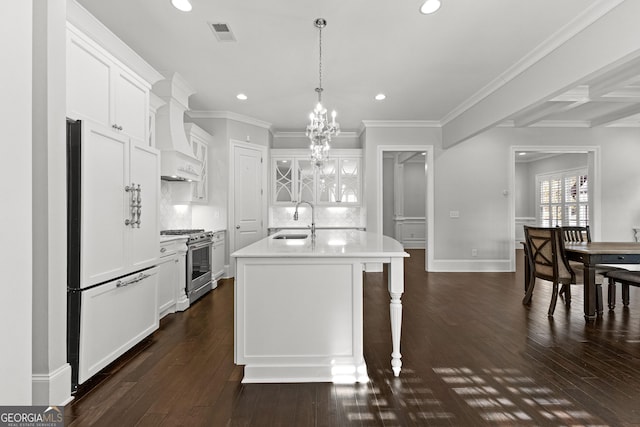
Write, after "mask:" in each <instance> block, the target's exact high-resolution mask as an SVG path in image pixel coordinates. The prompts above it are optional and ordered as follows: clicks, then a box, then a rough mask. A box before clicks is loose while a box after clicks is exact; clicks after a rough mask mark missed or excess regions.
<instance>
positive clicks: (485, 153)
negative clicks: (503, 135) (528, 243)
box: [433, 132, 515, 268]
mask: <svg viewBox="0 0 640 427" xmlns="http://www.w3.org/2000/svg"><path fill="white" fill-rule="evenodd" d="M505 142H508V141H503V140H502V139H499V138H496V137H494V136H493V135H492V134H491V133H490V132H487V133H485V134H482V135H480V136H477V137H476V138H474V139H472V140H469V141H466V142H463V143H461V144H458V145H456V146H453V147H451V148H449V149H447V150H445V151H443V152H441V153H439V154H438V155H437V156H436V159H435V185H436V188H435V219H434V221H435V231H434V233H435V236H433V239H434V245H435V247H434V252H435V253H434V258H435V259H439V260H465V259H471V250H472V249H477V257H475V258H476V259H477V260H496V259H497V260H501V259H502V260H505V259H508V258H509V255H510V254H509V248H510V237H509V230H510V228H509V217H508V212H509V198H508V197H505V195H504V194H503V192H504V190H506V189H508V185H509V179H508V178H509V173H508V171H509V168H508V165H509V162H510V161H511V160H510V159H509V146H508V145H507V144H505ZM510 142H511V143H515V141H513V140H511V141H510ZM452 211H455V212H458V214H459V217H458V218H452V217H451V216H450V213H451V212H452ZM476 268H478V267H476Z"/></svg>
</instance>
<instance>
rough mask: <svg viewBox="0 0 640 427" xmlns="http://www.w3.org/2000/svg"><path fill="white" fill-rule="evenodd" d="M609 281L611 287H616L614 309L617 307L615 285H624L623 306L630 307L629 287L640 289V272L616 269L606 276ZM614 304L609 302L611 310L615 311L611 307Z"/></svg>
mask: <svg viewBox="0 0 640 427" xmlns="http://www.w3.org/2000/svg"><path fill="white" fill-rule="evenodd" d="M606 276H607V278H608V279H609V286H611V285H612V283H613V286H614V288H613V289H614V301H613V307H615V283H620V284H621V285H622V304H624V306H625V307H628V306H629V286H638V287H640V271H629V270H622V269H615V270H612V271H610V272H608V273H607V274H606ZM611 304H612V302H611V301H609V308H610V309H612V310H613V307H612V306H611Z"/></svg>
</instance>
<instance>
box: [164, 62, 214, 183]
mask: <svg viewBox="0 0 640 427" xmlns="http://www.w3.org/2000/svg"><path fill="white" fill-rule="evenodd" d="M153 92H154V93H155V94H156V95H158V96H159V97H160V98H162V100H163V101H164V102H165V104H164V105H163V106H161V107H160V108H158V111H157V112H156V148H158V149H159V150H160V152H161V154H160V158H161V160H160V175H161V178H162V179H164V180H169V181H200V180H201V179H202V162H201V161H200V160H198V158H196V156H195V155H194V153H193V148H192V147H191V144H190V143H189V141H188V140H187V135H186V133H185V129H184V113H185V111H187V109H188V105H189V96H191V95H192V94H193V93H194V92H195V91H194V90H193V89H191V87H189V85H188V84H187V82H186V81H185V80H184V79H183V78H182V77H181V76H180V75H179V74H177V73H174V74H173V75H172V76H171V78H168V79H165V80H161V81H159V82H158V83H156V84H155V85H153Z"/></svg>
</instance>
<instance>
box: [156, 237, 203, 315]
mask: <svg viewBox="0 0 640 427" xmlns="http://www.w3.org/2000/svg"><path fill="white" fill-rule="evenodd" d="M160 234H161V235H165V236H175V235H184V236H189V239H188V240H187V248H188V250H187V271H186V275H187V281H186V284H187V286H186V289H185V292H186V293H187V297H188V298H189V303H191V304H193V302H194V301H196V300H197V299H198V298H200V297H201V296H203V295H204V294H206V293H207V292H209V291H210V290H211V289H212V284H211V251H212V245H213V232H211V231H204V230H203V229H183V230H162V231H161V232H160Z"/></svg>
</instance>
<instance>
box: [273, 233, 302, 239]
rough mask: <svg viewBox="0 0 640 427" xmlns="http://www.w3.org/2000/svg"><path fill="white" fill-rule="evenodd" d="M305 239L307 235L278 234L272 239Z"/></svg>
mask: <svg viewBox="0 0 640 427" xmlns="http://www.w3.org/2000/svg"><path fill="white" fill-rule="evenodd" d="M307 237H309V235H308V234H280V235H278V236H275V237H274V239H278V240H283V239H285V240H288V239H306V238H307Z"/></svg>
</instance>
